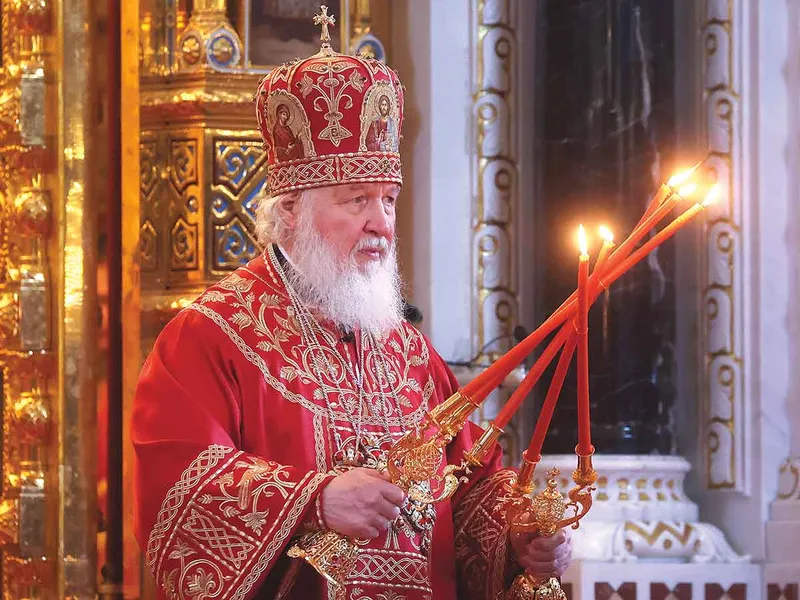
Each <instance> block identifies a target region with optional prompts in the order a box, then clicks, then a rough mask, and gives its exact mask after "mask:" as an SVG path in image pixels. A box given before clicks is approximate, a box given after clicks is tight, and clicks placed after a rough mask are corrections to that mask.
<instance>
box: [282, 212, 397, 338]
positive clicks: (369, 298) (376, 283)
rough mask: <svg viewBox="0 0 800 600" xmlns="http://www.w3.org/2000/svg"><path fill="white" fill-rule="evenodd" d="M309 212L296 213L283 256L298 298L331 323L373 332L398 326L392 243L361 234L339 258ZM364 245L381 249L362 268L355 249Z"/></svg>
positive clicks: (393, 248) (395, 262)
mask: <svg viewBox="0 0 800 600" xmlns="http://www.w3.org/2000/svg"><path fill="white" fill-rule="evenodd" d="M309 217H310V215H302V216H300V218H299V219H298V221H299V222H298V228H297V231H296V236H295V241H294V246H293V248H292V253H291V256H290V257H289V260H290V261H291V262H292V265H293V267H294V268H292V269H289V273H288V276H289V284H290V285H291V286H292V287H293V288H294V290H295V292H297V295H298V296H299V297H300V300H301V301H302V302H303V303H305V304H306V306H308V307H309V308H311V309H312V310H315V311H317V312H318V313H320V314H321V315H322V316H323V317H325V318H327V319H330V320H331V321H333V322H334V323H336V324H337V325H340V326H342V327H345V328H347V329H351V330H361V331H364V332H366V333H369V334H372V335H375V336H376V337H383V336H384V335H386V334H388V333H389V332H391V331H392V330H393V329H396V328H397V327H399V326H400V324H401V322H402V319H403V316H402V315H403V310H402V305H403V301H402V296H401V294H400V289H401V285H402V284H401V280H400V275H399V272H398V267H397V254H396V251H395V246H394V245H393V244H392V245H391V246H389V244H388V243H387V240H386V239H385V238H379V237H375V236H370V237H365V238H363V239H362V240H361V241H360V242H359V244H358V245H357V246H356V248H354V249H353V252H352V253H351V255H350V256H349V257H348V259H347V260H344V261H342V260H340V259H338V258H337V256H336V250H335V249H334V248H332V247H331V246H330V244H329V243H328V242H327V240H325V239H324V238H323V237H322V236H321V235H320V233H319V231H318V230H317V229H316V227H314V225H313V223H311V218H309ZM364 247H370V248H381V249H384V250H385V254H384V255H383V258H382V259H381V260H379V261H374V262H370V263H368V264H367V265H366V267H365V268H364V269H363V271H362V269H361V268H359V266H358V263H357V262H356V260H355V255H356V253H357V252H358V251H359V250H360V249H362V248H364Z"/></svg>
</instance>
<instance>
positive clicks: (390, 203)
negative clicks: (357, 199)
mask: <svg viewBox="0 0 800 600" xmlns="http://www.w3.org/2000/svg"><path fill="white" fill-rule="evenodd" d="M396 202H397V198H395V197H394V196H384V198H383V203H384V204H386V205H387V206H394V205H395V203H396Z"/></svg>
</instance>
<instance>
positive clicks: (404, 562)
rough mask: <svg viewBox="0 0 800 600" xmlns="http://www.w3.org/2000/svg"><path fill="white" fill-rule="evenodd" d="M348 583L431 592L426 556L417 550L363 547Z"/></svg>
mask: <svg viewBox="0 0 800 600" xmlns="http://www.w3.org/2000/svg"><path fill="white" fill-rule="evenodd" d="M347 585H348V587H354V586H380V587H381V588H382V589H383V588H387V589H412V590H419V591H422V592H429V593H430V592H432V591H433V590H432V588H431V585H430V573H429V565H428V559H427V557H426V556H424V555H423V554H419V553H416V552H403V551H399V550H379V549H373V548H363V549H362V550H361V551H360V552H359V555H358V561H357V563H356V567H355V569H354V571H353V574H352V576H351V577H350V578H348V580H347Z"/></svg>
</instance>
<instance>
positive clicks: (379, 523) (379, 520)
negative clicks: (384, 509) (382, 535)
mask: <svg viewBox="0 0 800 600" xmlns="http://www.w3.org/2000/svg"><path fill="white" fill-rule="evenodd" d="M391 524H392V522H391V521H390V520H389V519H387V518H386V517H384V516H382V515H374V516H373V517H372V519H371V520H370V525H371V526H372V527H375V528H376V529H377V530H378V531H379V532H384V531H386V530H387V529H389V527H390V526H391Z"/></svg>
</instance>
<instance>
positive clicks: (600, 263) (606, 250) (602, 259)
mask: <svg viewBox="0 0 800 600" xmlns="http://www.w3.org/2000/svg"><path fill="white" fill-rule="evenodd" d="M600 237H602V238H603V245H602V246H601V247H600V252H598V253H597V260H595V261H594V267H592V275H595V274H597V275H598V276H599V275H600V274H601V273H602V272H603V269H604V268H605V265H606V262H607V261H608V256H609V254H610V253H611V250H612V249H613V248H614V234H613V233H611V230H610V229H609V228H608V227H606V226H605V225H603V226H601V227H600Z"/></svg>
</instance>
